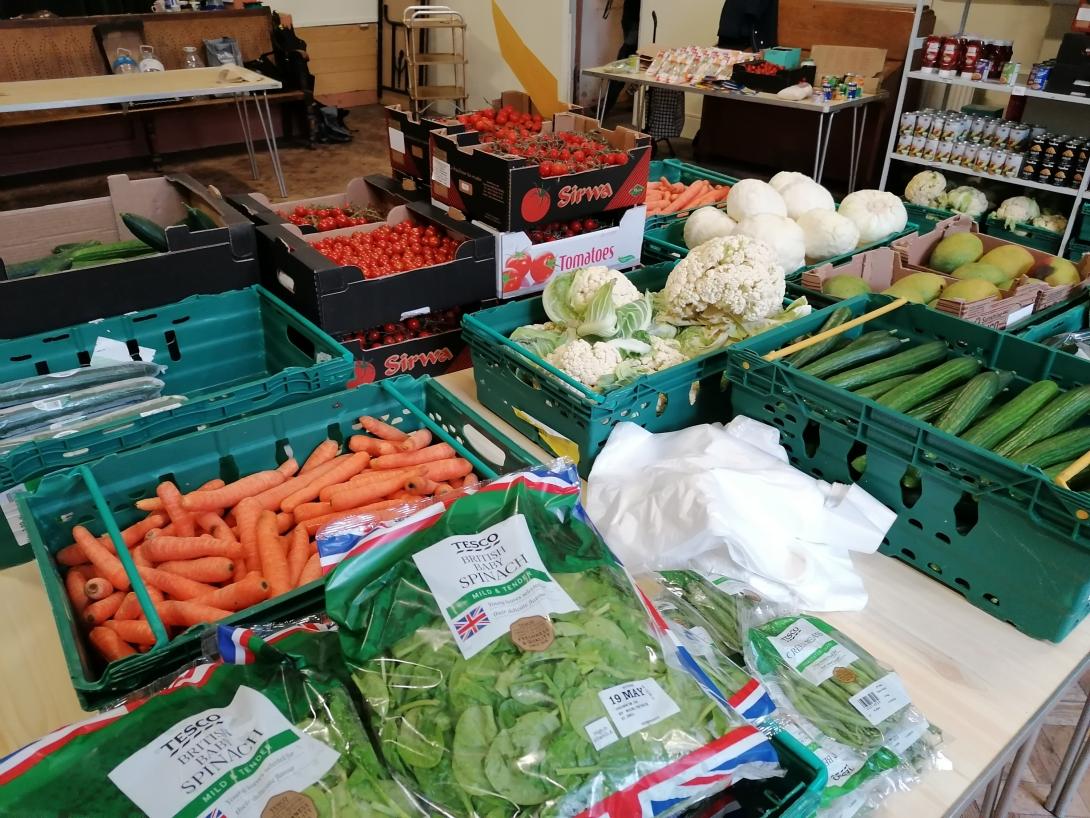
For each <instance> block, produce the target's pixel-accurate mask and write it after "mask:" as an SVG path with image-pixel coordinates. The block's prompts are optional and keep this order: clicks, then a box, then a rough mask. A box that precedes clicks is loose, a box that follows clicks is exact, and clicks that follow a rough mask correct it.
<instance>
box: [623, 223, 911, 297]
mask: <svg viewBox="0 0 1090 818" xmlns="http://www.w3.org/2000/svg"><path fill="white" fill-rule="evenodd" d="M918 229H919V228H918V227H917V225H916V224H915V223H913V222H909V223H908V224H906V225H905V229H904V230H902V231H900V232H899V233H891V234H890V235H888V236H886V237H885V238H884V239H879V240H878V241H875V242H871V243H870V244H864V245H863V246H861V247H857V248H855V249H854V250H852V251H851V252H850V253H843V254H841V255H839V256H833V257H832V258H827V259H825V260H824V261H819V262H817V263H816V264H808V265H806V266H805V267H799V269H797V270H795V271H794V272H793V273H788V275H787V278H788V280H789V281H793V282H797V281H798V280H799V279H801V278H802V274H803V273H805V272H806V271H807V270H813V269H814V268H815V267H821V266H822V265H825V264H843V263H844V262H846V261H848V260H849V259H851V257H852V256H854V255H857V254H858V253H865V252H866V251H867V250H873V249H875V248H876V247H887V246H888V245H889V244H890V242H893V241H896V240H897V239H899V238H901V237H902V236H907V235H909V234H910V233H915V232H917V231H918ZM684 232H685V219H678V220H677V221H674V222H670V223H669V224H662V225H659V226H657V227H653V228H650V229H647V230H645V231H644V233H643V256H644V258H645V259H648V258H651V259H654V260H655V261H678V260H679V259H682V258H685V256H686V255H687V254H688V252H689V251H688V250H687V249H686V247H685V238H684Z"/></svg>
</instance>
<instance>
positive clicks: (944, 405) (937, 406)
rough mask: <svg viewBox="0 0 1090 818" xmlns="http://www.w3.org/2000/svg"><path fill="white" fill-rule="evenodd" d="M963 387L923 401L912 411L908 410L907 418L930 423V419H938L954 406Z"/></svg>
mask: <svg viewBox="0 0 1090 818" xmlns="http://www.w3.org/2000/svg"><path fill="white" fill-rule="evenodd" d="M963 388H964V387H960V386H959V387H957V388H956V389H951V390H950V391H949V392H944V393H943V394H941V395H939V396H938V397H936V398H931V400H927V401H924V402H923V403H921V404H920V405H919V406H917V407H915V408H914V409H910V410H909V411H908V412H906V413H905V414H907V415H908V416H909V417H914V418H916V420H922V421H930V420H931V418H936V417H939V416H940V415H941V414H943V413H944V412H945V411H946V410H947V409H949V408H950V407H951V406H953V405H954V401H956V400H957V399H958V395H960V394H961V392H962V389H963Z"/></svg>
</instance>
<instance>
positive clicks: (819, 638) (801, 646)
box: [769, 619, 859, 685]
mask: <svg viewBox="0 0 1090 818" xmlns="http://www.w3.org/2000/svg"><path fill="white" fill-rule="evenodd" d="M769 641H770V642H771V643H772V647H774V648H775V649H776V651H777V652H778V653H779V654H780V656H781V657H782V658H783V660H784V661H785V662H787V664H788V665H790V666H791V667H793V668H794V669H795V670H797V671H798V672H799V673H800V674H801V675H802V677H803V678H804V679H806V681H808V682H810V684H815V685H819V684H821V683H822V682H824V681H827V680H828V679H831V678H832V677H833V674H834V673H835V672H836V671H837V669H838V668H847V667H848V666H849V665H850V664H851V663H852V662H856V661H858V660H859V657H858V656H856V655H855V654H854V653H852V652H851V651H850V650H848V649H847V648H846V647H844V646H843V645H842V644H840V643H839V642H837V641H836V640H835V639H834V638H833V637H831V636H830V635H829V634H827V633H825V631H823V630H821V629H820V628H816V627H814V625H812V624H811V623H810V622H808V621H807V620H805V619H796V620H795V621H794V622H792V623H791V624H790V625H788V626H787V627H786V628H784V630H783V631H782V632H781V633H780V634H779V635H777V636H771V637H769Z"/></svg>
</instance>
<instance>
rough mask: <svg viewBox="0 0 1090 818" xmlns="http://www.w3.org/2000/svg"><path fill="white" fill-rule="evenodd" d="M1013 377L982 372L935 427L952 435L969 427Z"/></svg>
mask: <svg viewBox="0 0 1090 818" xmlns="http://www.w3.org/2000/svg"><path fill="white" fill-rule="evenodd" d="M1011 377H1012V376H1011V374H1010V373H1009V372H981V373H980V374H979V375H977V376H976V377H975V378H973V379H972V380H971V381H969V383H967V384H965V387H964V388H963V389H962V390H961V391H960V392H959V393H958V396H957V400H955V401H954V402H953V403H952V404H950V407H949V408H948V409H947V410H946V411H945V412H943V413H942V417H940V418H939V419H938V420H937V421H935V428H937V429H941V430H942V431H944V432H948V433H950V434H952V435H956V434H958V433H960V432H962V431H964V430H965V429H968V428H969V424H971V423H972V422H973V421H974V420H975V419H976V418H977V416H978V415H979V414H980V413H981V412H983V411H984V410H985V409H986V408H988V406H989V405H990V404H991V402H992V401H993V400H995V396H996V395H998V394H999V393H1000V392H1002V391H1003V390H1004V389H1006V387H1007V384H1009V383H1010V382H1011ZM1087 448H1090V446H1087Z"/></svg>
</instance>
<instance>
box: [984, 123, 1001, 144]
mask: <svg viewBox="0 0 1090 818" xmlns="http://www.w3.org/2000/svg"><path fill="white" fill-rule="evenodd" d="M998 128H999V120H998V119H996V118H995V117H994V116H989V117H985V118H984V135H983V141H984V144H985V145H994V144H995V132H996V131H997V130H998Z"/></svg>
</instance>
